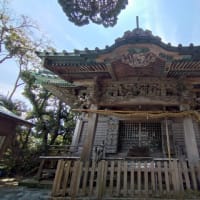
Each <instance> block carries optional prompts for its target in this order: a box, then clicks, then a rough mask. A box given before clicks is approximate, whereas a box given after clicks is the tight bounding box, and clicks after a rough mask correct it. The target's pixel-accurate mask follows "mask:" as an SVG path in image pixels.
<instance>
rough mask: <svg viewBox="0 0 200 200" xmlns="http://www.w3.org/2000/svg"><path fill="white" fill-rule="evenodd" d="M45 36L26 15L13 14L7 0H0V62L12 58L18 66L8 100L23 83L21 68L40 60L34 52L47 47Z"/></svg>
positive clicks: (35, 64) (26, 68) (36, 63)
mask: <svg viewBox="0 0 200 200" xmlns="http://www.w3.org/2000/svg"><path fill="white" fill-rule="evenodd" d="M45 38H47V37H44V35H43V34H42V33H41V32H40V30H39V27H38V26H37V25H36V24H35V23H34V22H33V21H32V20H31V19H30V18H29V17H28V16H24V15H20V16H13V12H12V11H11V10H10V9H9V2H8V1H7V0H2V1H1V2H0V64H2V63H3V62H5V61H7V60H9V59H13V60H15V61H16V64H17V65H18V68H19V73H18V76H17V77H16V81H15V84H14V86H13V90H12V91H11V92H10V94H9V97H8V99H9V100H11V98H12V97H13V95H14V93H15V91H16V89H17V88H18V87H19V86H20V85H23V83H22V82H21V80H20V75H21V72H22V70H28V69H29V68H30V67H32V66H35V67H36V66H37V67H38V66H39V63H40V60H39V58H38V57H37V56H36V54H35V52H36V51H37V50H41V49H46V48H47V45H48V44H49V41H47V40H46V39H45Z"/></svg>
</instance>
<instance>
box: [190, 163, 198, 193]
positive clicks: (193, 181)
mask: <svg viewBox="0 0 200 200" xmlns="http://www.w3.org/2000/svg"><path fill="white" fill-rule="evenodd" d="M190 173H191V178H192V186H193V189H194V190H197V182H196V176H195V170H194V165H191V166H190Z"/></svg>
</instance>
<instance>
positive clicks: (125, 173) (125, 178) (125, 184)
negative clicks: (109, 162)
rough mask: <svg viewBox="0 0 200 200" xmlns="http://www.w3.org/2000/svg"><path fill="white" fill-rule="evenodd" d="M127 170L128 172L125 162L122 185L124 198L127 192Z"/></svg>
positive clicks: (125, 162)
mask: <svg viewBox="0 0 200 200" xmlns="http://www.w3.org/2000/svg"><path fill="white" fill-rule="evenodd" d="M127 170H128V166H127V161H124V170H123V171H124V184H123V188H124V196H126V195H127V192H128V188H127Z"/></svg>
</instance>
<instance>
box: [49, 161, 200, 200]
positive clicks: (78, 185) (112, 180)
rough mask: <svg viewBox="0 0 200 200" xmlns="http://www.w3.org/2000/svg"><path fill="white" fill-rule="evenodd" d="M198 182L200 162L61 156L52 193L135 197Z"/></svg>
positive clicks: (191, 186)
mask: <svg viewBox="0 0 200 200" xmlns="http://www.w3.org/2000/svg"><path fill="white" fill-rule="evenodd" d="M199 186H200V165H198V166H194V167H189V166H188V163H187V162H186V161H184V162H178V161H177V160H172V161H170V162H169V161H152V162H134V161H124V160H102V161H100V162H98V163H96V162H94V161H91V162H81V161H79V160H77V161H73V160H71V161H66V160H65V161H64V160H59V162H58V165H57V170H56V175H55V179H54V183H53V189H52V197H54V198H55V197H67V196H70V197H72V198H75V197H84V196H85V197H95V198H97V199H102V198H103V197H133V196H135V195H149V194H154V193H155V192H156V194H172V193H178V192H181V191H184V190H198V189H199Z"/></svg>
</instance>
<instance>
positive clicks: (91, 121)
mask: <svg viewBox="0 0 200 200" xmlns="http://www.w3.org/2000/svg"><path fill="white" fill-rule="evenodd" d="M90 109H92V110H96V109H97V106H95V105H92V106H91V108H90ZM97 118H98V115H97V114H96V113H88V128H87V135H86V137H85V141H84V144H83V150H82V153H81V160H82V161H88V160H89V159H90V157H91V152H92V148H93V142H94V137H95V132H96V125H97Z"/></svg>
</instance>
